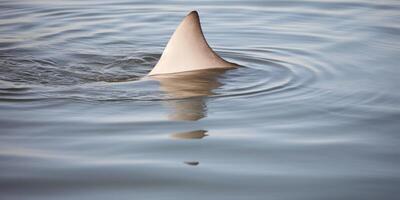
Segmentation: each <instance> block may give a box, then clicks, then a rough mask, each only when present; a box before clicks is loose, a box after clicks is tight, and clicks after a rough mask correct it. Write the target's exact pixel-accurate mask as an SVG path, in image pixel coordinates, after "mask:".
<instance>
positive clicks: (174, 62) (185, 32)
mask: <svg viewBox="0 0 400 200" xmlns="http://www.w3.org/2000/svg"><path fill="white" fill-rule="evenodd" d="M236 66H237V65H236V64H234V63H230V62H227V61H225V60H224V59H222V58H221V57H219V56H218V54H217V53H215V52H214V51H213V50H212V49H211V48H210V46H209V45H208V43H207V41H206V39H205V38H204V35H203V31H202V30H201V25H200V19H199V15H198V13H197V12H196V11H192V12H190V13H189V14H188V15H187V16H186V17H185V18H184V19H183V21H182V22H181V23H180V24H179V26H178V28H177V29H176V30H175V32H174V34H173V35H172V37H171V39H170V40H169V42H168V44H167V46H166V47H165V49H164V52H163V54H162V55H161V58H160V60H159V61H158V63H157V64H156V66H155V67H154V68H153V70H152V71H151V72H150V73H149V75H157V74H169V73H178V72H185V71H194V70H202V69H211V68H233V67H236Z"/></svg>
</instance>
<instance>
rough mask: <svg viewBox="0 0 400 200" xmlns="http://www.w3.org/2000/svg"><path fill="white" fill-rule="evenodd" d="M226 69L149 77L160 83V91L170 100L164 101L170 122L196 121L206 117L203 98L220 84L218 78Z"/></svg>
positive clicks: (211, 93)
mask: <svg viewBox="0 0 400 200" xmlns="http://www.w3.org/2000/svg"><path fill="white" fill-rule="evenodd" d="M225 71H226V69H208V70H197V71H191V72H182V73H179V74H163V75H158V76H150V77H151V79H153V80H157V81H158V82H159V83H160V89H161V90H162V91H163V92H165V93H166V94H167V95H168V98H171V99H170V100H168V101H164V102H165V103H166V104H167V106H168V107H169V108H172V112H171V113H170V115H169V119H170V120H185V121H196V120H199V119H201V118H203V117H205V116H206V110H207V108H206V102H205V98H206V97H207V96H211V95H213V94H214V92H213V90H214V89H217V88H218V87H220V86H221V85H222V84H221V83H220V82H219V81H218V77H220V75H221V74H223V73H224V72H225Z"/></svg>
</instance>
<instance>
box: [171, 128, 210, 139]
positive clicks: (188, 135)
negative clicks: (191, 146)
mask: <svg viewBox="0 0 400 200" xmlns="http://www.w3.org/2000/svg"><path fill="white" fill-rule="evenodd" d="M206 133H207V131H206V130H196V131H190V132H184V133H174V134H171V137H173V138H177V139H201V138H203V137H206V136H208V135H207V134H206Z"/></svg>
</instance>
